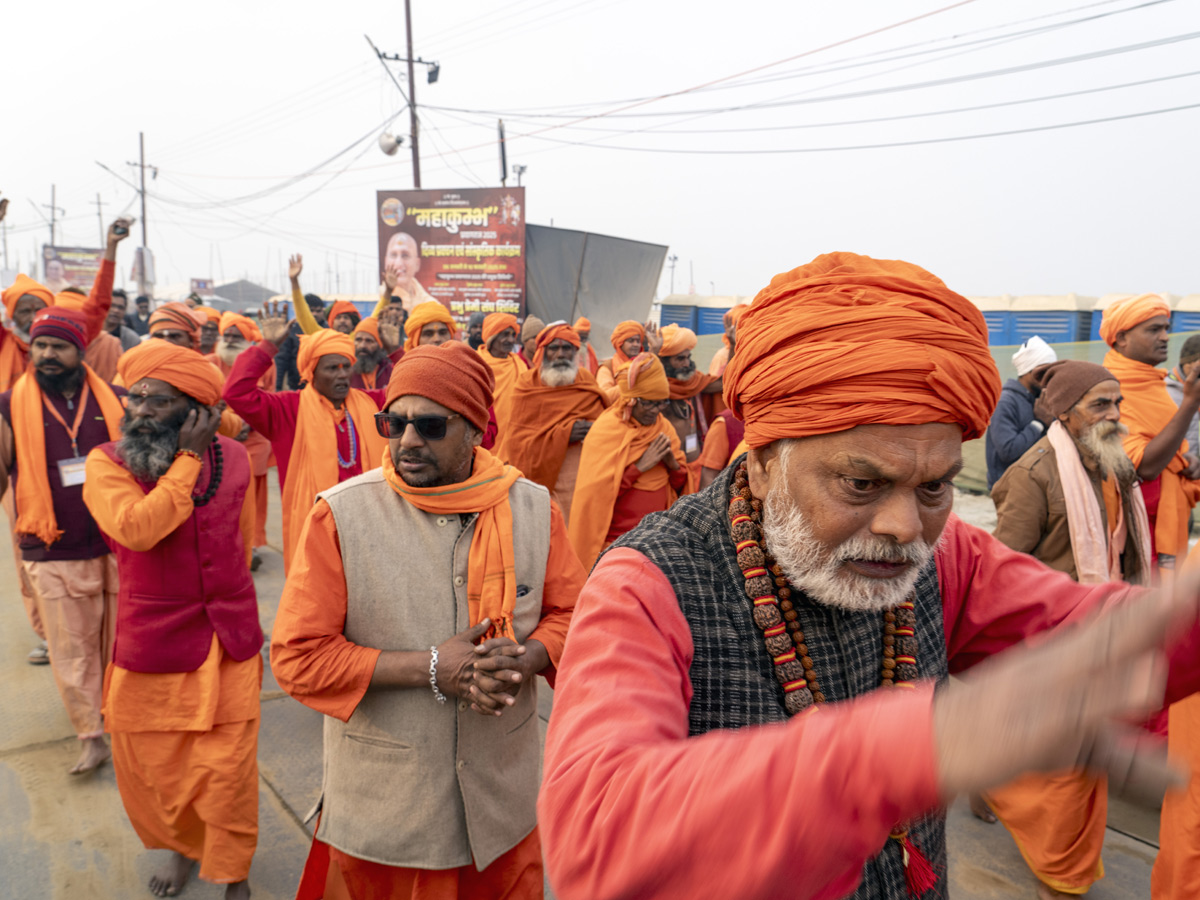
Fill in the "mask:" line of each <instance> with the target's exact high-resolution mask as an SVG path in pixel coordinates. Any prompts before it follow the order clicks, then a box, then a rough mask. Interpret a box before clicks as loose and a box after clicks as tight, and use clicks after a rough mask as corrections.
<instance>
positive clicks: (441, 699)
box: [429, 647, 446, 703]
mask: <svg viewBox="0 0 1200 900" xmlns="http://www.w3.org/2000/svg"><path fill="white" fill-rule="evenodd" d="M437 661H438V652H437V647H430V648H429V686H430V687H431V688H433V696H434V697H436V698H437V702H438V703H445V702H446V695H445V694H443V693H442V692H441V691H439V690H438V686H437Z"/></svg>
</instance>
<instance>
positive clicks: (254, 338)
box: [196, 307, 263, 344]
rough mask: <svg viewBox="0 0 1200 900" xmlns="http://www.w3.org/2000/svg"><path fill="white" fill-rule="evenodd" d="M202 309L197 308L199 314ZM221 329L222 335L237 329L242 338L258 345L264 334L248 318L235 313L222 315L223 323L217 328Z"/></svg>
mask: <svg viewBox="0 0 1200 900" xmlns="http://www.w3.org/2000/svg"><path fill="white" fill-rule="evenodd" d="M200 309H201V307H197V309H196V311H197V312H199V311H200ZM217 327H218V328H220V329H221V334H224V333H225V332H227V331H228V330H229V329H230V328H236V329H237V330H238V331H239V332H241V335H242V338H243V339H245V340H247V341H250V342H251V343H254V344H257V343H258V342H259V341H261V340H262V339H263V336H262V332H261V331H259V330H258V325H257V324H255V322H254V320H253V319H251V318H250V317H248V316H242V315H238V314H237V313H235V312H227V313H222V314H221V322H220V324H219V325H218V326H217Z"/></svg>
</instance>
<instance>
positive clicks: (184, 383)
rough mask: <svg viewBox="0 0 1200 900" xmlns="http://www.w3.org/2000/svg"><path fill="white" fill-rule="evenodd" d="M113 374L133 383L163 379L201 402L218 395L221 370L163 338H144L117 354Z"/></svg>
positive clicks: (207, 402) (214, 399) (207, 403)
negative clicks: (146, 339) (152, 339)
mask: <svg viewBox="0 0 1200 900" xmlns="http://www.w3.org/2000/svg"><path fill="white" fill-rule="evenodd" d="M117 374H118V375H120V377H121V381H122V383H124V384H127V385H129V386H130V387H133V385H135V384H137V383H138V382H139V381H141V380H142V379H143V378H154V379H157V380H158V381H165V382H166V383H167V384H169V385H171V387H173V388H176V389H177V390H180V391H183V393H185V394H187V395H188V396H189V397H192V398H194V399H196V400H199V401H200V402H201V403H203V404H204V405H205V406H212V405H214V404H215V403H216V402H217V401H218V400H220V399H221V373H220V372H218V371H217V368H216V366H214V365H213V364H212V363H210V362H209V361H208V360H206V359H205V358H204V357H203V356H200V355H199V354H198V353H193V352H192V351H191V350H187V349H185V348H183V347H180V346H179V345H178V344H171V343H168V342H167V341H145V342H143V343H141V344H138V345H137V346H136V347H132V348H131V349H129V350H127V351H125V353H123V354H121V358H120V360H119V361H118V362H117Z"/></svg>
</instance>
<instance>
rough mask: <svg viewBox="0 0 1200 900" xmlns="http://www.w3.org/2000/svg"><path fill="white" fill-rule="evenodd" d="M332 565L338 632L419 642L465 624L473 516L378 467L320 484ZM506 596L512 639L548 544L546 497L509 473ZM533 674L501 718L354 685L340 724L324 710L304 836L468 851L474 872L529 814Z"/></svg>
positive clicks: (388, 853)
mask: <svg viewBox="0 0 1200 900" xmlns="http://www.w3.org/2000/svg"><path fill="white" fill-rule="evenodd" d="M320 496H321V497H323V498H324V499H325V500H326V502H327V503H328V504H329V508H330V509H331V510H332V511H333V518H334V521H335V523H336V525H337V531H338V537H339V540H340V542H341V549H342V563H343V565H344V567H345V572H346V589H347V593H348V602H347V607H346V626H345V629H344V632H345V635H346V638H347V639H348V640H350V641H353V642H354V643H356V644H361V645H362V646H365V647H378V648H380V649H383V650H420V651H427V650H428V649H429V647H430V646H435V645H437V644H440V643H442V641H444V640H446V639H447V638H448V637H450V636H451V635H454V634H456V633H458V632H460V631H463V630H465V629H466V628H467V627H468V621H467V556H468V554H469V551H470V547H471V539H472V536H473V535H474V533H475V518H476V517H475V516H473V515H472V516H457V515H450V516H439V515H433V514H430V513H424V512H421V511H420V510H419V509H417V508H416V507H415V506H413V505H412V504H410V503H409V502H408V501H406V500H404V499H403V498H402V497H401V496H400V495H398V494H397V493H396V492H395V491H393V490H392V488H391V487H390V486H389V485H388V484H387V482H386V481H385V480H384V478H383V474H382V472H381V471H380V470H379V469H376V470H374V471H372V472H368V473H366V474H364V475H359V476H358V477H356V478H352V479H350V480H349V481H345V482H343V483H342V484H339V485H338V486H337V487H334V488H331V489H330V490H328V491H325V492H323V493H322V494H321V495H320ZM509 502H510V504H511V506H512V515H513V545H514V547H513V549H514V552H515V561H516V575H517V604H516V609H515V610H514V616H513V624H514V629H515V631H516V634H517V637H518V639H519V640H521V641H524V640H525V639H526V638H527V637H528V636H529V634H530V633H531V632H532V631H533V630H534V629H535V628H536V627H537V624H538V621H539V619H540V616H541V608H542V589H543V586H544V584H545V580H546V560H547V558H548V556H549V553H550V495H549V492H548V491H547V490H546V489H545V488H544V487H541V486H540V485H537V484H534V483H533V482H531V481H526V480H525V479H523V478H522V479H520V480H518V481H517V482H516V483H515V484H514V485H513V486H512V488H511V490H510V491H509ZM538 767H539V748H538V718H537V698H536V684H535V682H534V681H530V682H529V683H528V684H527V685H526V686H525V687H524V688H522V689H521V692H520V693H519V694H518V696H517V702H516V703H515V704H514V705H513V706H512V707H510V708H509V709H507V710H506V711H505V713H504V715H502V716H499V717H496V716H481V715H480V714H479V713H477V712H473V711H472V710H471V708H470V706H469V705H468V704H467V703H466V702H463V701H459V700H457V699H456V698H450V700H449V701H448V702H447V703H445V704H439V703H438V702H437V701H436V700H435V698H434V695H433V691H432V690H431V689H430V688H429V687H428V686H426V687H422V688H409V689H401V688H397V689H384V690H370V691H367V693H366V695H365V696H364V697H363V699H362V702H360V703H359V705H358V708H357V709H356V710H355V711H354V714H353V715H352V716H351V717H350V720H349V721H348V722H344V723H343V722H340V721H338V720H337V719H335V718H333V717H331V716H326V717H325V761H324V779H323V784H322V794H323V796H322V804H323V806H322V810H323V811H322V814H321V824H320V828H319V830H318V834H317V836H318V837H319V838H320V839H321V840H322V841H325V842H326V843H328V844H330V845H331V846H333V847H336V848H337V849H339V850H341V851H343V852H344V853H348V854H350V855H352V856H355V857H357V858H359V859H365V860H370V861H372V862H378V863H384V864H386V865H390V866H406V867H410V868H419V869H449V868H455V867H457V866H464V865H468V864H469V863H471V862H472V861H474V863H475V865H476V867H477V868H478V869H480V870H482V869H484V868H486V867H487V866H488V865H489V864H490V863H492V862H493V861H494V860H495V859H496V858H497V857H499V856H501V855H502V854H504V853H505V852H507V851H508V850H510V849H512V848H513V847H514V846H516V845H517V844H518V843H519V842H520V841H521V840H522V839H523V838H524V837H525V836H526V835H528V834H529V832H530V831H532V830H533V827H534V825H535V824H536V821H537V819H536V810H535V804H536V801H537V791H538Z"/></svg>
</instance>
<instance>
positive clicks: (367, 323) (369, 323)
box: [353, 316, 383, 347]
mask: <svg viewBox="0 0 1200 900" xmlns="http://www.w3.org/2000/svg"><path fill="white" fill-rule="evenodd" d="M359 332H362V333H363V334H365V335H368V336H369V337H373V338H375V343H377V344H378V345H379V346H380V347H382V346H383V338H381V337H380V336H379V320H378V319H377V318H375V317H374V316H367V317H366V318H365V319H363V320H362V321H361V322H359V323H358V324H357V325H355V326H354V332H353V333H354V334H358V333H359Z"/></svg>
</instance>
